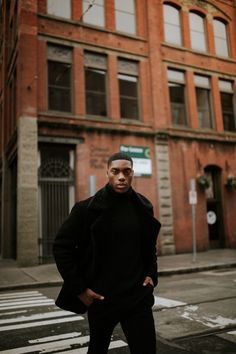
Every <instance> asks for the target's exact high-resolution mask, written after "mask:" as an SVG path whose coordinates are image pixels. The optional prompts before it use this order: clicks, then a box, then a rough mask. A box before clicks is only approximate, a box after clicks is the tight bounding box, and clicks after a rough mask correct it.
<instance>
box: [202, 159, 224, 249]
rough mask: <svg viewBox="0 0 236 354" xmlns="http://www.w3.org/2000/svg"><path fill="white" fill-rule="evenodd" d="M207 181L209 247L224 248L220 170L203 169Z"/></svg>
mask: <svg viewBox="0 0 236 354" xmlns="http://www.w3.org/2000/svg"><path fill="white" fill-rule="evenodd" d="M204 171H205V174H206V176H207V177H208V179H209V182H210V185H209V188H207V189H206V190H205V195H206V204H207V205H206V207H207V223H208V235H209V245H210V248H211V249H214V248H223V247H224V239H225V235H224V225H223V209H222V197H221V169H220V168H219V167H218V166H214V165H209V166H207V167H206V168H205V169H204Z"/></svg>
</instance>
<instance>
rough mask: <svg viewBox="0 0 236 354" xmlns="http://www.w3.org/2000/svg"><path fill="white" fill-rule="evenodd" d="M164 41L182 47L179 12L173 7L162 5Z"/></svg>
mask: <svg viewBox="0 0 236 354" xmlns="http://www.w3.org/2000/svg"><path fill="white" fill-rule="evenodd" d="M164 32H165V41H166V42H168V43H172V44H177V45H182V36H181V21H180V11H179V9H177V8H176V7H175V6H173V5H169V4H164Z"/></svg>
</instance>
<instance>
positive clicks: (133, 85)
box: [119, 79, 137, 98]
mask: <svg viewBox="0 0 236 354" xmlns="http://www.w3.org/2000/svg"><path fill="white" fill-rule="evenodd" d="M119 88H120V95H121V96H128V97H134V98H137V81H128V80H124V79H119Z"/></svg>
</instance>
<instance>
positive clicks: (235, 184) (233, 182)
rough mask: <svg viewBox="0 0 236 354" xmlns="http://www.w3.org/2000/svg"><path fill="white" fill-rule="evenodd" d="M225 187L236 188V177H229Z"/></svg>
mask: <svg viewBox="0 0 236 354" xmlns="http://www.w3.org/2000/svg"><path fill="white" fill-rule="evenodd" d="M225 185H226V187H228V188H236V177H235V176H228V177H227V180H226V184H225Z"/></svg>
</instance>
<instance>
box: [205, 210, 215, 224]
mask: <svg viewBox="0 0 236 354" xmlns="http://www.w3.org/2000/svg"><path fill="white" fill-rule="evenodd" d="M207 222H208V224H209V225H213V224H214V223H215V222H216V213H215V212H214V211H212V210H210V211H208V212H207Z"/></svg>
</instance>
